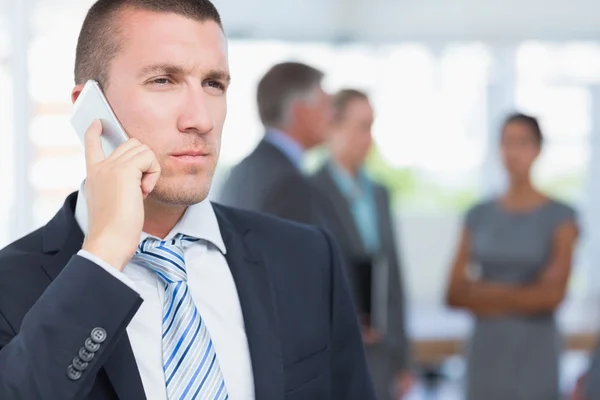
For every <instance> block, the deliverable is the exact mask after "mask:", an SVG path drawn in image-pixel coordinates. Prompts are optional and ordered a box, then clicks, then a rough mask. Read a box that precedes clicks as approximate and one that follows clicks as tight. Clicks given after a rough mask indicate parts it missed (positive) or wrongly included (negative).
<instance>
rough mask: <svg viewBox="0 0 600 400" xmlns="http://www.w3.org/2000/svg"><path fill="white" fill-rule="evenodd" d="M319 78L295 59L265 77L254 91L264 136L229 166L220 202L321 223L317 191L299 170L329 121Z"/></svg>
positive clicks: (272, 69)
mask: <svg viewBox="0 0 600 400" xmlns="http://www.w3.org/2000/svg"><path fill="white" fill-rule="evenodd" d="M322 79H323V73H322V72H321V71H319V70H317V69H315V68H313V67H310V66H308V65H305V64H302V63H297V62H286V63H281V64H277V65H275V66H273V67H272V68H271V69H270V70H269V71H268V72H267V73H266V74H265V75H264V77H263V78H262V79H261V81H260V82H259V84H258V91H257V103H258V111H259V114H260V119H261V121H262V123H263V125H264V127H265V135H264V138H263V139H262V140H261V141H260V143H259V144H258V146H257V147H256V148H255V149H254V151H253V152H252V153H251V154H250V155H249V156H248V157H246V158H245V159H244V160H242V161H241V162H240V163H239V164H238V165H237V166H235V167H234V168H233V169H232V171H231V174H230V176H229V178H228V179H227V181H226V182H225V183H224V185H223V187H222V191H221V194H220V198H219V201H220V202H221V203H223V204H226V205H230V206H234V207H239V208H245V209H250V210H254V211H261V212H266V213H269V214H273V215H276V216H278V217H282V218H287V219H291V220H294V221H297V222H302V223H307V224H313V225H322V223H321V217H320V214H322V212H321V211H320V209H321V206H320V201H319V200H318V194H317V193H316V191H315V190H314V189H313V188H312V187H311V183H310V182H309V180H308V179H307V178H306V176H305V175H304V174H303V172H302V162H303V158H304V153H305V151H306V150H308V149H311V148H313V147H315V146H317V145H319V144H321V143H322V142H323V141H324V139H325V134H326V133H327V129H328V125H329V123H330V120H331V114H332V113H331V110H330V99H329V96H328V95H327V94H326V93H325V92H324V90H323V88H322V86H321V80H322Z"/></svg>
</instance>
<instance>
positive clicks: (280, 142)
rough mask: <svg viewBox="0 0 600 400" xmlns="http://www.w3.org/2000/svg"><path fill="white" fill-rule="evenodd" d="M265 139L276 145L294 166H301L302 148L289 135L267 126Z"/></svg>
mask: <svg viewBox="0 0 600 400" xmlns="http://www.w3.org/2000/svg"><path fill="white" fill-rule="evenodd" d="M265 140H266V141H267V142H269V143H271V144H272V145H273V146H275V147H277V148H278V149H279V150H280V151H281V152H282V153H283V154H285V156H286V157H287V158H288V159H289V160H290V161H291V162H292V164H294V165H295V166H296V168H299V169H300V168H301V167H302V158H303V157H304V149H303V148H302V146H301V145H300V143H298V142H297V141H295V140H294V139H292V138H291V137H289V136H288V135H287V134H285V133H284V132H283V131H281V130H279V129H275V128H268V129H267V132H266V133H265Z"/></svg>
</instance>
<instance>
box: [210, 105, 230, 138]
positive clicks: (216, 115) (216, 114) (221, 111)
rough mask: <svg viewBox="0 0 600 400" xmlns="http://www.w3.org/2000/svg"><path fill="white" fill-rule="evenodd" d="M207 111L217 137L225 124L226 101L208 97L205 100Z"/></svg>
mask: <svg viewBox="0 0 600 400" xmlns="http://www.w3.org/2000/svg"><path fill="white" fill-rule="evenodd" d="M207 105H208V109H209V111H210V114H211V116H212V119H213V123H214V129H215V130H217V131H218V133H219V135H220V133H221V130H222V129H223V125H224V123H225V117H226V116H227V99H226V98H225V97H224V96H223V97H209V98H208V100H207Z"/></svg>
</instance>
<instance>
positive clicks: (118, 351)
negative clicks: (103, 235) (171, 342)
mask: <svg viewBox="0 0 600 400" xmlns="http://www.w3.org/2000/svg"><path fill="white" fill-rule="evenodd" d="M76 201H77V193H73V194H71V195H70V196H69V197H68V198H67V200H66V201H65V204H64V206H63V208H62V209H61V210H60V211H59V212H58V213H57V214H56V216H54V218H53V219H52V220H51V221H50V222H49V223H48V224H47V225H46V226H45V227H44V228H43V230H44V233H43V243H42V246H43V251H44V253H45V254H46V255H48V258H47V259H46V260H47V261H45V262H44V264H43V265H42V268H44V270H45V271H46V273H47V274H48V276H49V277H50V279H52V280H53V279H55V278H56V277H57V276H58V274H60V272H61V271H62V269H63V268H64V266H65V265H66V264H67V263H68V262H69V260H70V259H71V257H73V256H74V255H75V254H77V252H78V251H79V250H80V249H81V245H82V244H83V238H84V237H83V232H82V231H81V229H80V228H79V225H78V224H77V221H76V220H75V216H74V214H75V204H76ZM103 368H104V370H105V372H106V374H107V375H108V378H109V379H110V382H111V384H112V385H113V388H114V389H115V392H116V393H117V396H118V397H119V398H120V399H132V400H133V399H135V400H138V399H145V398H146V396H145V394H144V388H143V385H142V380H141V378H140V374H139V370H138V367H137V364H136V362H135V358H134V356H133V350H132V349H131V345H130V343H129V337H128V336H127V333H124V334H123V336H122V337H121V339H119V343H118V344H117V346H116V347H115V349H114V350H113V352H112V353H111V355H110V357H109V358H108V359H107V361H106V363H105V364H104V366H103Z"/></svg>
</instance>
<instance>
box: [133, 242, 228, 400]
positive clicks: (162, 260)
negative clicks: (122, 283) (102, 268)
mask: <svg viewBox="0 0 600 400" xmlns="http://www.w3.org/2000/svg"><path fill="white" fill-rule="evenodd" d="M198 240H199V239H196V238H193V237H191V236H186V235H182V234H177V235H176V236H175V237H174V238H173V239H170V240H162V241H161V240H158V239H155V238H151V237H149V238H147V239H145V240H143V241H142V243H140V245H139V247H138V250H137V252H136V255H135V256H134V258H133V261H134V262H136V261H137V262H139V263H140V264H142V265H144V266H145V267H147V268H149V269H151V270H152V271H154V272H155V273H156V274H157V275H158V276H159V277H160V278H161V279H162V280H163V281H164V284H165V301H164V305H163V320H162V330H163V334H162V352H163V369H164V372H165V381H166V386H167V394H168V398H169V400H188V399H202V400H226V399H228V398H229V397H228V395H227V389H226V388H225V381H224V380H223V375H222V374H221V369H220V367H219V362H218V360H217V356H216V354H215V349H214V346H213V343H212V340H211V339H210V334H209V332H208V329H207V328H206V324H205V323H204V321H203V320H202V317H201V316H200V313H199V312H198V309H197V308H196V306H195V304H194V301H193V299H192V296H191V294H190V291H189V288H188V285H187V273H186V270H185V260H184V257H183V254H184V250H185V247H186V246H187V245H189V244H190V243H192V242H195V241H198Z"/></svg>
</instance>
